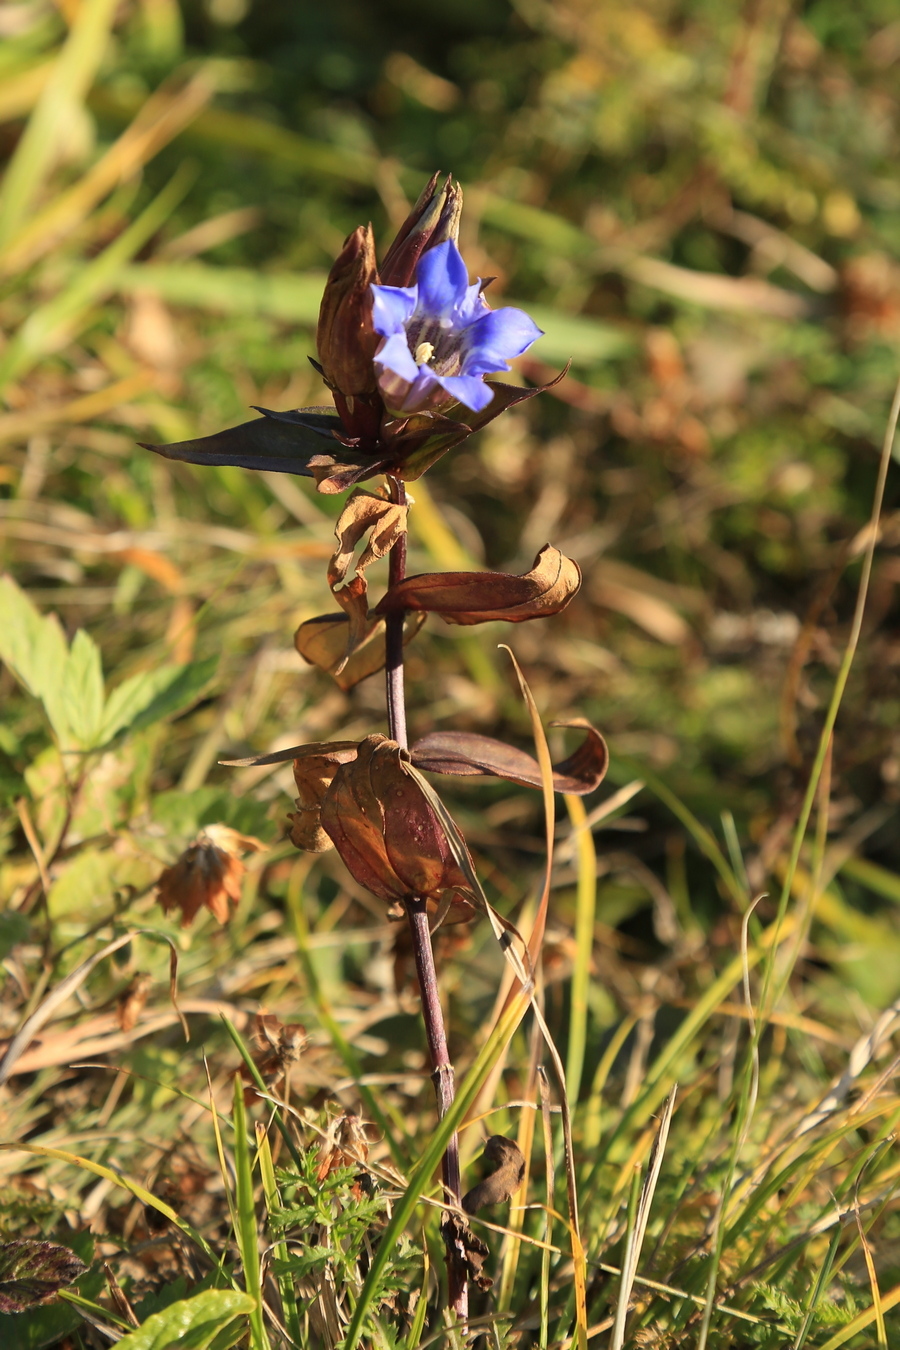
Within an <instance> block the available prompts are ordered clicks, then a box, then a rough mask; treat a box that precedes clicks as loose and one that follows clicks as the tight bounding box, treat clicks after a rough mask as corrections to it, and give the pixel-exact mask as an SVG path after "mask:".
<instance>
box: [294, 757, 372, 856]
mask: <svg viewBox="0 0 900 1350" xmlns="http://www.w3.org/2000/svg"><path fill="white" fill-rule="evenodd" d="M358 748H359V747H358V745H357V743H356V741H330V742H329V741H325V742H321V743H318V744H313V745H299V746H295V747H294V782H295V784H296V786H297V798H296V803H295V804H296V807H297V810H296V812H295V813H293V814H291V815H289V816H288V820H289V821H290V822H291V843H292V844H293V845H294V846H295V848H299V849H303V850H304V851H305V852H306V853H325V852H327V851H328V849H330V848H333V847H334V845H333V843H332V841H331V838H330V837H329V835H328V834H327V833H326V832H325V830H324V829H323V828H322V803H323V802H324V800H325V795H326V793H327V792H328V789H329V788H330V787H331V784H332V781H333V780H334V776H335V774H336V773H337V771H338V769H339V768H340V766H341V765H342V764H347V763H349V762H350V761H352V760H354V759H355V758H356V754H357V750H358Z"/></svg>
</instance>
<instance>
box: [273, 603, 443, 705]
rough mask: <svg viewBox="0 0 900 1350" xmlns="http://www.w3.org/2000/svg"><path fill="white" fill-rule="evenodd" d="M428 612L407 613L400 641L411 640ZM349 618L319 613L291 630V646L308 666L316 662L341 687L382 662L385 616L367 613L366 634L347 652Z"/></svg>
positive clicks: (380, 666)
mask: <svg viewBox="0 0 900 1350" xmlns="http://www.w3.org/2000/svg"><path fill="white" fill-rule="evenodd" d="M427 617H428V616H427V614H412V613H411V614H408V615H407V616H406V618H405V619H404V621H403V645H404V646H405V645H406V644H407V643H408V642H411V641H412V639H413V638H414V637H415V635H416V633H418V631H419V629H420V628H421V627H422V624H423V623H424V622H425V620H426V619H427ZM349 622H350V621H349V619H348V617H347V615H346V614H319V615H317V617H316V618H314V619H307V620H306V622H305V623H301V625H300V627H299V628H298V629H297V631H296V633H295V634H294V646H295V647H296V649H297V651H298V652H299V653H300V655H301V656H302V657H303V660H304V661H306V662H307V663H308V664H309V665H311V666H318V668H319V670H324V671H326V672H327V673H328V674H329V675H331V676H332V678H333V679H334V680H335V681H336V682H337V684H338V685H339V686H340V687H341V689H352V688H353V686H354V685H356V684H359V682H360V680H364V679H366V677H367V676H369V675H374V674H375V673H376V671H379V670H382V669H383V667H384V663H385V659H386V657H385V642H384V631H385V621H384V619H373V618H372V617H371V615H370V616H369V621H368V629H367V632H366V634H365V636H364V637H363V638H362V640H361V641H360V642H359V643H358V644H357V646H356V648H355V650H354V651H353V652H352V653H351V655H350V656H349V657H348V656H347V636H348V631H349Z"/></svg>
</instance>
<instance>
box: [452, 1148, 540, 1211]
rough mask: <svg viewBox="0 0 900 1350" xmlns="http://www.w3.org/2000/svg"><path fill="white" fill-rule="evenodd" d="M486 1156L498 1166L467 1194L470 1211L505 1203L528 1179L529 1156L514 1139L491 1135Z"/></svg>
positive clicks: (465, 1204)
mask: <svg viewBox="0 0 900 1350" xmlns="http://www.w3.org/2000/svg"><path fill="white" fill-rule="evenodd" d="M483 1156H484V1157H485V1158H487V1160H488V1162H490V1163H493V1164H494V1170H493V1172H491V1173H490V1174H489V1175H488V1176H486V1177H485V1178H484V1180H483V1181H479V1183H478V1185H477V1186H473V1187H472V1189H471V1190H470V1191H468V1192H467V1193H466V1194H465V1195H464V1196H463V1199H462V1207H463V1209H464V1210H465V1211H466V1213H467V1214H477V1213H478V1211H479V1210H480V1209H482V1208H483V1207H484V1206H485V1205H500V1204H503V1203H504V1202H505V1201H507V1200H509V1199H510V1198H511V1197H512V1196H513V1195H515V1193H516V1191H517V1190H518V1189H519V1187H520V1186H521V1185H522V1182H523V1181H524V1180H525V1157H524V1155H523V1153H522V1150H521V1149H520V1148H519V1145H518V1144H517V1143H516V1142H515V1140H514V1139H506V1138H504V1136H503V1135H502V1134H494V1135H491V1137H490V1139H489V1140H488V1141H487V1143H486V1144H485V1146H484V1155H483Z"/></svg>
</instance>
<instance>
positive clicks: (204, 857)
mask: <svg viewBox="0 0 900 1350" xmlns="http://www.w3.org/2000/svg"><path fill="white" fill-rule="evenodd" d="M266 847H267V845H266V844H264V843H263V842H262V840H260V839H255V838H254V837H253V836H252V835H247V834H240V833H239V832H238V831H237V830H232V829H231V828H230V827H229V826H228V825H207V826H206V828H205V829H204V830H203V831H202V832H201V833H200V834H199V835H198V836H197V838H196V839H195V840H194V841H193V843H192V844H190V845H189V846H188V847H187V848H186V849H185V851H184V852H183V853H182V855H181V857H180V858H179V859H178V860H177V861H176V862H174V863H173V864H172V866H171V867H167V868H165V870H164V871H163V872H162V873H161V874H160V877H159V880H158V881H157V883H156V886H157V896H158V899H159V903H160V904H161V905H162V907H163V909H164V910H165V911H166V913H167V914H168V913H169V911H170V910H173V909H179V910H181V924H182V927H184V928H186V927H187V925H188V924H189V923H190V922H191V921H192V919H193V918H194V916H195V915H196V914H197V912H198V910H200V909H202V908H203V906H204V905H205V906H206V908H207V909H208V910H210V911H211V913H213V914H214V915H215V917H216V918H217V919H218V921H219V923H227V922H228V918H229V908H228V901H229V900H232V901H233V902H234V903H235V904H237V902H238V901H239V900H240V898H241V880H242V878H243V875H244V872H245V871H246V867H245V866H244V863H243V862H242V861H241V858H240V856H239V855H240V854H241V853H247V852H253V853H259V852H260V851H262V850H264V849H265V848H266Z"/></svg>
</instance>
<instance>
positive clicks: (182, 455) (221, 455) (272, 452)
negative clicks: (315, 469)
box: [142, 407, 343, 478]
mask: <svg viewBox="0 0 900 1350" xmlns="http://www.w3.org/2000/svg"><path fill="white" fill-rule="evenodd" d="M260 411H261V412H262V413H263V416H262V417H258V418H256V419H255V420H254V421H252V422H244V423H242V424H241V425H240V426H237V427H230V428H229V429H228V430H227V431H217V432H216V433H215V434H214V435H212V436H202V437H200V439H198V440H196V441H177V442H176V443H175V444H174V445H147V444H144V443H143V442H142V444H144V449H145V450H153V451H155V453H156V454H158V455H163V456H164V457H165V458H166V459H180V460H184V461H186V462H187V463H188V464H235V465H237V466H238V467H239V468H242V469H263V470H266V471H268V472H270V473H295V474H302V475H304V476H305V477H307V478H310V477H312V474H311V472H310V469H309V461H310V460H311V459H312V458H313V456H315V455H320V454H321V453H322V451H323V450H324V449H328V450H329V451H330V452H331V453H332V454H333V455H335V456H336V457H337V458H338V459H341V458H342V457H343V456H342V446H341V444H340V442H339V441H336V440H335V439H334V437H333V436H332V435H331V434H330V433H331V431H339V430H340V425H341V424H340V421H339V419H338V416H337V413H335V412H332V413H331V414H329V413H327V412H323V410H322V409H321V408H318V407H317V408H298V409H296V410H294V411H292V412H283V413H273V412H269V411H268V409H265V408H261V409H260Z"/></svg>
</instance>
